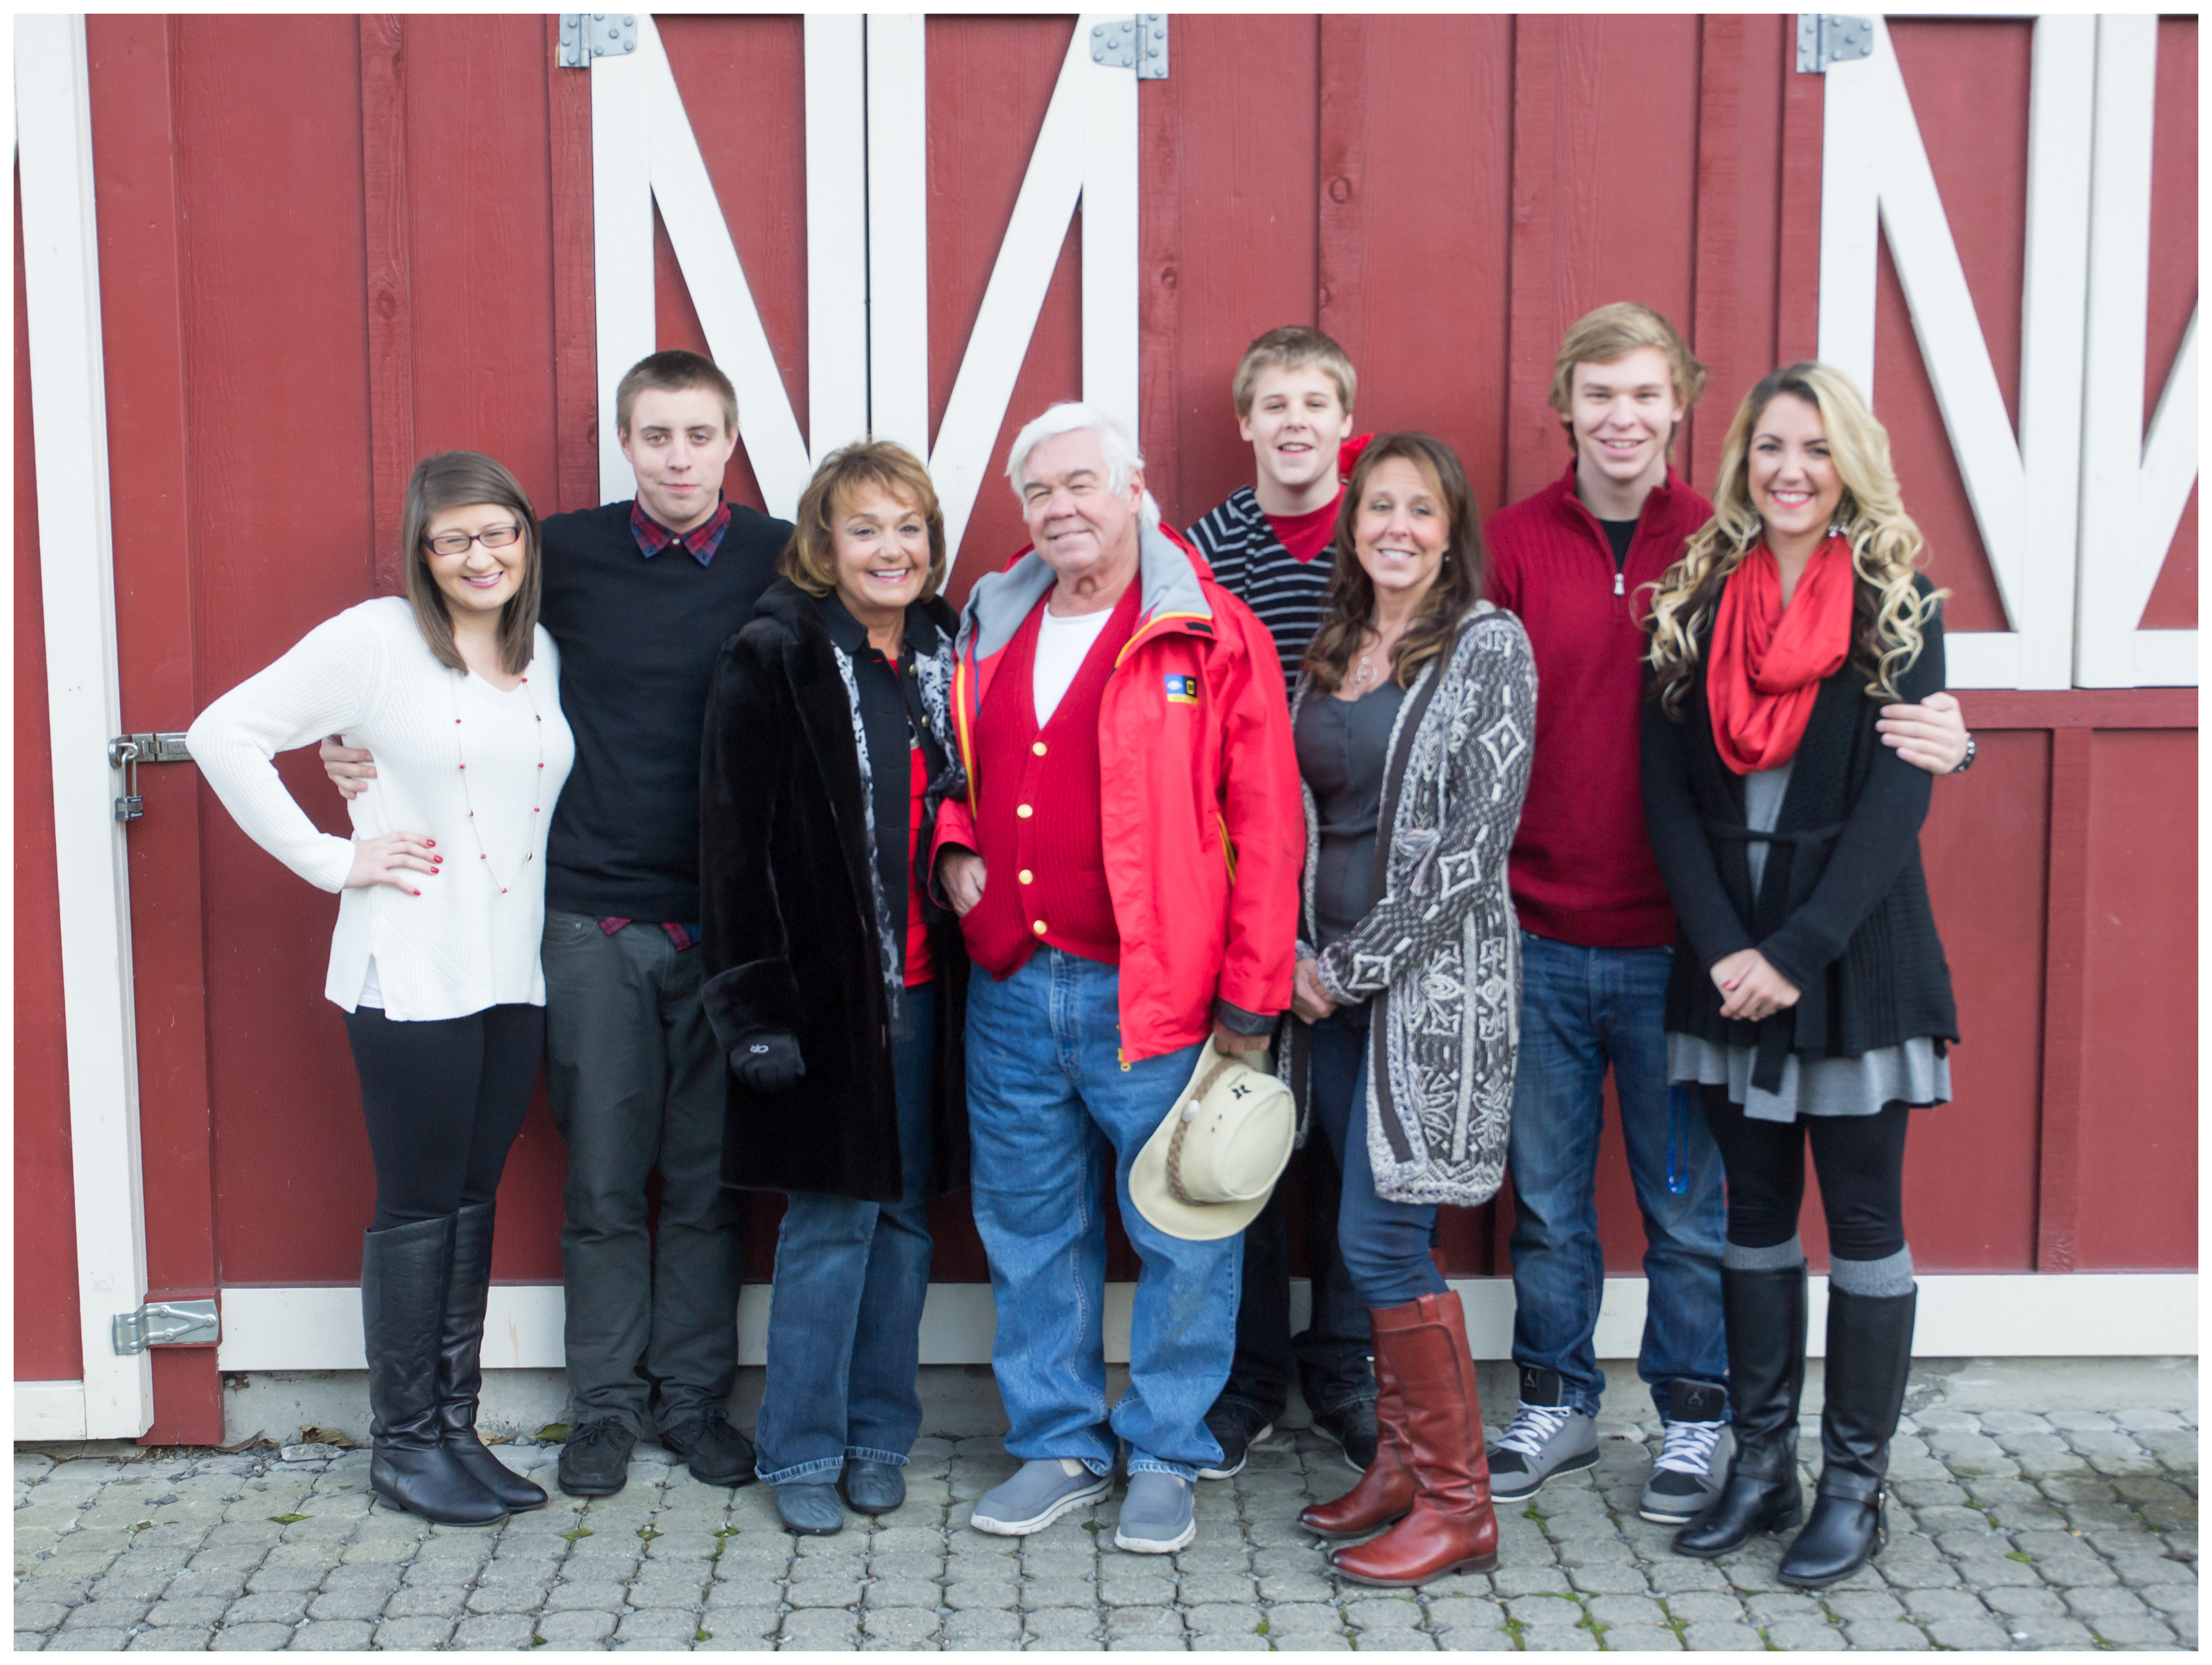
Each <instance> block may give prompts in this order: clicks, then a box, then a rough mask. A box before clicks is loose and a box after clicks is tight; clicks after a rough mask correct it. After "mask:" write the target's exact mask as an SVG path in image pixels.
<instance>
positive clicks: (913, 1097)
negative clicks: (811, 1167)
mask: <svg viewBox="0 0 2212 1665" xmlns="http://www.w3.org/2000/svg"><path fill="white" fill-rule="evenodd" d="M933 993H934V991H933V990H932V989H929V988H915V989H912V990H909V991H908V994H909V999H908V1007H909V1009H910V1010H911V1011H912V1012H913V1013H914V1033H913V1034H912V1035H911V1036H908V1038H907V1039H905V1040H903V1041H894V1042H891V1069H892V1073H893V1077H894V1079H895V1080H896V1083H897V1091H898V1141H899V1174H900V1177H901V1180H902V1187H901V1190H900V1194H899V1200H897V1201H896V1202H895V1203H873V1202H863V1201H861V1200H859V1199H858V1198H855V1197H837V1196H828V1195H824V1194H821V1193H819V1192H807V1191H801V1192H794V1193H793V1194H792V1196H791V1199H790V1201H789V1204H788V1205H787V1206H786V1208H785V1209H784V1212H783V1224H782V1226H781V1229H780V1230H779V1231H777V1233H776V1239H775V1287H774V1289H773V1290H772V1291H770V1294H769V1313H768V1386H767V1390H766V1392H765V1393H764V1395H763V1397H762V1399H761V1412H760V1426H759V1430H758V1438H759V1442H760V1446H759V1449H760V1461H759V1468H758V1472H759V1475H760V1478H761V1480H763V1482H765V1483H766V1484H768V1485H769V1486H781V1485H784V1484H786V1483H794V1484H802V1485H803V1484H808V1483H811V1484H814V1485H817V1486H826V1485H828V1484H829V1483H830V1482H831V1481H832V1480H836V1477H837V1474H838V1471H839V1470H841V1469H842V1468H844V1466H845V1460H846V1459H847V1458H848V1457H863V1458H866V1459H869V1460H871V1461H876V1462H886V1463H890V1465H892V1466H893V1467H894V1468H903V1467H904V1466H905V1464H906V1460H907V1453H908V1451H910V1450H911V1449H913V1448H914V1440H915V1435H916V1434H918V1433H920V1432H921V1387H920V1383H919V1382H918V1380H917V1372H918V1371H919V1370H920V1368H921V1308H922V1303H923V1302H924V1301H925V1300H926V1299H927V1297H928V1295H929V1251H930V1241H929V1176H930V1157H931V1150H930V1145H931V1140H930V1089H931V1085H932V1082H931V1075H932V1060H933V1055H934V1049H935V1048H934V1042H935V1038H936V1034H937V1002H936V1001H935V1000H933V998H932V996H933Z"/></svg>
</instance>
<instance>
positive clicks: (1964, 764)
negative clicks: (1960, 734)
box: [1951, 734, 1974, 775]
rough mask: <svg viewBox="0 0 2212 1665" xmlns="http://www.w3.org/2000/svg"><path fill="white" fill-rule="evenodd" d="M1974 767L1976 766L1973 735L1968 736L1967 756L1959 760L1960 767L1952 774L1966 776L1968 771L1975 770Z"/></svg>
mask: <svg viewBox="0 0 2212 1665" xmlns="http://www.w3.org/2000/svg"><path fill="white" fill-rule="evenodd" d="M1973 766H1974V737H1973V736H1972V735H1971V734H1969V735H1968V736H1966V756H1965V757H1961V758H1960V759H1959V766H1958V768H1956V769H1953V770H1952V771H1951V773H1952V774H1954V775H1964V774H1965V773H1966V771H1967V770H1968V769H1972V768H1973Z"/></svg>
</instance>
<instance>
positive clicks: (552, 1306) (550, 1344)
mask: <svg viewBox="0 0 2212 1665" xmlns="http://www.w3.org/2000/svg"><path fill="white" fill-rule="evenodd" d="M1827 1281H1828V1280H1827V1279H1826V1278H1815V1279H1813V1302H1812V1335H1811V1342H1810V1346H1811V1350H1812V1354H1813V1356H1814V1358H1819V1357H1820V1354H1821V1352H1822V1351H1823V1348H1824V1345H1825V1344H1824V1342H1823V1340H1822V1337H1823V1335H1824V1334H1825V1330H1824V1328H1823V1326H1824V1324H1825V1322H1826V1319H1825V1315H1826V1311H1827ZM1135 1288H1136V1286H1135V1285H1133V1284H1126V1283H1116V1284H1109V1285H1107V1286H1106V1357H1107V1358H1108V1359H1109V1361H1111V1362H1113V1363H1115V1364H1125V1363H1127V1360H1128V1357H1129V1315H1130V1307H1131V1302H1132V1300H1133V1297H1134V1293H1135ZM1452 1288H1453V1289H1454V1290H1455V1291H1456V1292H1457V1293H1458V1294H1459V1296H1460V1298H1461V1299H1462V1302H1463V1303H1465V1305H1466V1308H1467V1315H1468V1339H1469V1340H1470V1342H1471V1343H1472V1344H1473V1348H1474V1356H1475V1357H1476V1358H1510V1357H1511V1355H1512V1341H1513V1281H1512V1279H1510V1278H1468V1279H1454V1280H1453V1282H1452ZM1308 1299H1309V1297H1308V1291H1307V1287H1306V1285H1305V1283H1304V1280H1303V1279H1299V1280H1297V1281H1294V1282H1293V1283H1292V1285H1291V1322H1293V1323H1294V1324H1302V1323H1303V1322H1304V1315H1305V1312H1306V1310H1307V1306H1308ZM768 1308H769V1291H768V1288H767V1286H766V1285H761V1284H749V1285H746V1286H745V1289H744V1295H743V1297H741V1298H740V1300H739V1302H738V1363H739V1364H761V1363H763V1362H764V1361H765V1359H766V1358H767V1346H768ZM993 1311H994V1309H993V1306H992V1301H991V1286H990V1285H988V1284H932V1285H930V1287H929V1298H928V1302H927V1304H926V1305H925V1306H924V1308H923V1310H922V1319H921V1362H922V1363H923V1364H988V1363H989V1362H990V1358H991V1337H992V1332H993V1326H994V1317H993ZM1643 1328H1644V1279H1641V1278H1608V1279H1606V1284H1605V1297H1604V1302H1603V1304H1602V1305H1601V1308H1600V1310H1599V1316H1598V1327H1597V1336H1596V1343H1597V1352H1598V1356H1599V1357H1600V1358H1634V1357H1635V1356H1636V1352H1637V1349H1638V1346H1639V1345H1640V1343H1641V1340H1642V1334H1643ZM484 1336H485V1342H484V1364H485V1365H486V1366H487V1367H489V1368H493V1369H536V1370H558V1369H560V1368H561V1365H562V1340H561V1337H562V1300H561V1286H560V1285H558V1284H501V1285H495V1286H494V1287H493V1289H492V1291H491V1303H490V1311H489V1318H488V1321H487V1322H486V1324H485V1327H484ZM1913 1351H1914V1352H1915V1353H1916V1354H1917V1355H1918V1356H1919V1357H1921V1358H2081V1357H2099V1356H2107V1357H2138V1356H2148V1355H2152V1354H2161V1355H2163V1354H2176V1353H2182V1354H2194V1353H2195V1352H2197V1274H2196V1273H2193V1272H2172V1273H2165V1272H2160V1273H2148V1272H2145V1273H2134V1272H2130V1273H2072V1274H2069V1275H2067V1276H2063V1277H2055V1276H2054V1277H2040V1276H2037V1275H2035V1274H2033V1273H2021V1274H2009V1273H1984V1274H1972V1273H1938V1274H1935V1275H1932V1276H1925V1277H1923V1278H1922V1279H1920V1322H1919V1326H1918V1328H1917V1331H1916V1332H1915V1334H1914V1339H1913ZM216 1362H217V1364H219V1366H220V1367H221V1368H222V1369H223V1370H360V1369H362V1368H363V1365H364V1364H365V1362H366V1361H365V1360H364V1358H363V1356H362V1339H361V1293H360V1291H358V1290H357V1289H355V1288H353V1287H352V1286H350V1285H323V1286H316V1287H308V1288H290V1289H276V1288H251V1287H238V1286H234V1287H231V1288H227V1289H225V1290H224V1291H223V1292H222V1342H221V1343H220V1344H219V1346H218V1348H217V1351H216Z"/></svg>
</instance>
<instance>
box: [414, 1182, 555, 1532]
mask: <svg viewBox="0 0 2212 1665" xmlns="http://www.w3.org/2000/svg"><path fill="white" fill-rule="evenodd" d="M495 1208H496V1205H495V1204H492V1203H489V1202H472V1203H471V1204H470V1205H469V1206H467V1207H465V1208H464V1209H462V1210H461V1212H459V1213H458V1214H456V1215H454V1216H453V1267H452V1270H451V1271H449V1272H448V1273H447V1276H446V1322H445V1328H444V1329H443V1330H442V1332H441V1334H440V1335H439V1338H438V1427H439V1430H440V1435H441V1438H442V1439H443V1440H444V1442H445V1446H446V1449H447V1450H448V1451H450V1452H452V1453H453V1460H454V1461H457V1462H459V1464H460V1466H461V1467H462V1468H464V1469H465V1470H466V1471H467V1473H468V1475H469V1478H470V1479H471V1480H475V1481H476V1483H477V1485H479V1486H483V1489H484V1490H485V1491H487V1492H490V1493H491V1494H492V1496H494V1497H495V1498H498V1499H499V1500H500V1501H501V1503H503V1504H506V1505H507V1507H508V1508H509V1509H516V1510H521V1509H542V1508H544V1504H545V1490H544V1487H543V1486H537V1485H534V1484H532V1482H531V1481H529V1480H525V1479H523V1478H522V1476H521V1475H520V1474H516V1473H515V1472H514V1471H513V1469H511V1468H508V1467H507V1465H506V1464H505V1463H503V1462H501V1461H500V1460H499V1459H498V1458H497V1457H496V1456H495V1455H492V1453H491V1452H490V1451H489V1450H487V1449H485V1447H484V1443H483V1440H481V1439H479V1438H478V1437H477V1399H478V1398H479V1397H480V1396H481V1395H482V1394H483V1328H484V1305H485V1303H486V1302H487V1301H488V1300H489V1298H490V1295H491V1229H492V1216H493V1214H494V1212H495Z"/></svg>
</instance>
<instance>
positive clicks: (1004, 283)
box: [929, 13, 1135, 559]
mask: <svg viewBox="0 0 2212 1665" xmlns="http://www.w3.org/2000/svg"><path fill="white" fill-rule="evenodd" d="M1095 21H1099V20H1098V19H1097V18H1095V17H1093V16H1092V15H1091V14H1089V13H1085V15H1082V16H1080V17H1079V18H1077V19H1076V22H1075V33H1074V34H1073V37H1072V38H1071V39H1069V41H1068V43H1067V55H1066V58H1063V59H1062V60H1061V62H1060V78H1059V80H1058V81H1057V82H1054V85H1053V89H1052V101H1051V103H1050V104H1049V105H1048V106H1046V109H1045V113H1044V125H1043V126H1042V128H1041V129H1039V130H1038V132H1037V140H1036V148H1035V149H1032V150H1031V151H1030V165H1029V168H1028V171H1027V172H1025V173H1024V174H1023V175H1022V188H1021V191H1020V193H1019V194H1018V196H1017V197H1015V198H1014V211H1013V215H1012V218H1011V219H1009V220H1008V221H1007V222H1006V237H1005V240H1003V241H1001V242H1000V245H999V257H998V258H997V260H996V261H994V263H993V264H992V267H991V280H990V282H989V283H987V285H986V286H985V287H984V290H983V304H982V306H981V308H979V309H978V310H977V312H976V314H975V329H974V330H973V331H972V332H971V333H970V334H969V337H968V348H967V351H966V352H965V354H964V355H963V356H962V358H961V361H960V374H959V375H958V377H957V379H956V380H954V382H953V384H952V397H951V399H950V400H948V401H947V402H946V404H945V417H944V420H943V421H942V422H939V424H938V428H937V443H936V444H935V445H934V446H933V447H932V448H931V451H930V455H929V473H930V479H931V481H932V483H933V484H934V485H935V486H936V488H937V501H938V502H939V504H940V505H941V506H942V507H943V508H944V511H945V546H946V548H948V549H949V550H951V551H952V553H953V556H954V558H955V559H957V558H958V556H959V551H960V542H961V539H962V538H963V537H964V536H965V535H966V533H967V531H968V517H969V515H970V514H971V513H974V512H975V495H976V493H977V491H978V490H979V489H981V486H982V483H983V481H984V480H985V478H986V477H988V476H990V475H991V474H993V473H994V472H995V470H994V468H993V466H992V465H993V462H994V459H993V456H992V447H994V445H995V444H996V443H997V442H998V438H999V428H1000V424H1001V423H1003V422H1005V421H1006V407H1007V405H1008V404H1009V403H1011V402H1012V398H1013V395H1014V382H1015V380H1017V379H1018V377H1019V376H1020V374H1021V370H1022V361H1023V359H1024V358H1025V357H1026V356H1027V355H1028V353H1029V344H1030V336H1031V335H1032V334H1033V333H1034V332H1035V331H1036V321H1037V314H1038V313H1040V312H1041V311H1042V310H1043V307H1044V296H1045V291H1046V289H1048V288H1049V287H1050V286H1051V283H1052V269H1053V266H1054V264H1055V263H1057V261H1058V260H1059V258H1060V246H1061V244H1062V243H1064V242H1065V241H1066V238H1067V227H1068V222H1069V220H1070V219H1071V218H1072V217H1073V215H1074V212H1075V204H1076V200H1077V198H1078V197H1080V196H1081V194H1082V191H1083V184H1084V179H1083V164H1084V129H1085V115H1086V112H1085V103H1086V100H1085V93H1084V88H1085V82H1086V81H1087V80H1088V78H1089V76H1090V75H1091V72H1092V71H1093V70H1099V69H1100V67H1101V66H1099V65H1097V64H1093V63H1091V49H1090V41H1091V34H1090V28H1091V24H1092V23H1093V22H1095ZM1130 161H1131V165H1132V166H1133V165H1134V161H1135V159H1134V157H1132V158H1131V159H1130Z"/></svg>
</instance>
